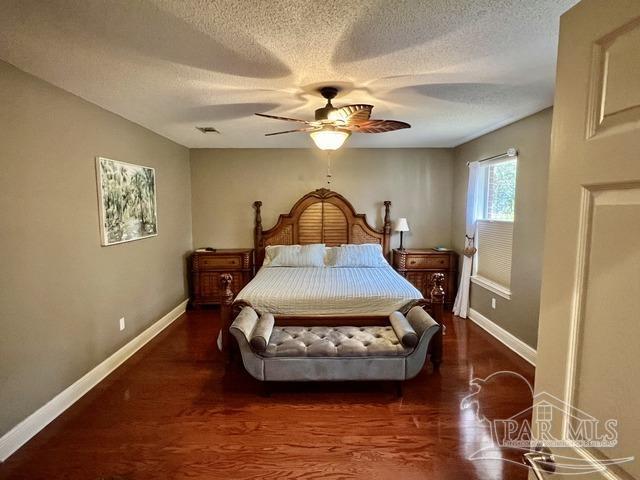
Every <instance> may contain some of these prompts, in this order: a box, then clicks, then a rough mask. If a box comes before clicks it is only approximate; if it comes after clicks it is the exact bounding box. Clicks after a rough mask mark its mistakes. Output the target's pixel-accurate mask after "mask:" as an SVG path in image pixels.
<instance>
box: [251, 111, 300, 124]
mask: <svg viewBox="0 0 640 480" xmlns="http://www.w3.org/2000/svg"><path fill="white" fill-rule="evenodd" d="M256 115H258V116H259V117H265V118H274V119H276V120H286V121H287V122H300V123H307V124H308V123H311V122H307V121H306V120H300V119H299V118H288V117H277V116H275V115H267V114H265V113H256Z"/></svg>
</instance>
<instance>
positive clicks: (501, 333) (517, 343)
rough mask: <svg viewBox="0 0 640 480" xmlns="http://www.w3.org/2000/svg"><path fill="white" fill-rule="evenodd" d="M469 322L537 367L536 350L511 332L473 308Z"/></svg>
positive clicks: (470, 310)
mask: <svg viewBox="0 0 640 480" xmlns="http://www.w3.org/2000/svg"><path fill="white" fill-rule="evenodd" d="M468 318H469V320H471V321H472V322H473V323H475V324H476V325H478V326H479V327H480V328H482V329H483V330H485V331H487V332H488V333H490V334H491V335H492V336H494V337H495V338H497V339H498V340H500V342H502V343H503V344H504V345H506V346H507V347H508V348H509V349H511V350H513V351H514V352H515V353H517V354H518V355H520V356H521V357H522V358H524V359H525V360H526V361H527V362H529V363H530V364H531V365H533V366H534V367H535V365H536V354H537V352H536V350H535V349H534V348H531V347H530V346H529V345H527V344H526V343H524V342H523V341H522V340H520V339H519V338H517V337H515V336H513V335H512V334H510V333H509V332H507V331H506V330H505V329H504V328H502V327H500V326H498V325H496V324H495V323H493V322H492V321H491V320H489V319H488V318H487V317H485V316H484V315H482V314H481V313H480V312H478V311H477V310H474V309H473V308H470V309H469V315H468Z"/></svg>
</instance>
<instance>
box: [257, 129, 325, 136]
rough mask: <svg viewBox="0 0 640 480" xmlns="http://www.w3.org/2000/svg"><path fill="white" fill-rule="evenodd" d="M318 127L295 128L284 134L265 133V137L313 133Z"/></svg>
mask: <svg viewBox="0 0 640 480" xmlns="http://www.w3.org/2000/svg"><path fill="white" fill-rule="evenodd" d="M318 129H319V128H318V127H307V128H297V129H295V130H285V131H284V132H274V133H265V134H264V136H265V137H271V136H272V135H282V134H283V133H294V132H313V131H314V130H318Z"/></svg>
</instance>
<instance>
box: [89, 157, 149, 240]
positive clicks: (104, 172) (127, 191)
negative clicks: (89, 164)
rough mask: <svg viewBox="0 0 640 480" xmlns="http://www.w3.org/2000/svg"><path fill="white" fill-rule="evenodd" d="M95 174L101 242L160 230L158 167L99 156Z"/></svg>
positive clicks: (129, 237)
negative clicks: (157, 201)
mask: <svg viewBox="0 0 640 480" xmlns="http://www.w3.org/2000/svg"><path fill="white" fill-rule="evenodd" d="M96 177H97V182H98V203H99V204H100V205H99V210H100V233H101V236H102V245H105V246H107V245H115V244H117V243H124V242H131V241H132V240H140V239H142V238H147V237H155V236H156V235H157V234H158V218H157V214H156V171H155V169H153V168H150V167H143V166H141V165H133V164H131V163H125V162H119V161H117V160H111V159H109V158H104V157H96Z"/></svg>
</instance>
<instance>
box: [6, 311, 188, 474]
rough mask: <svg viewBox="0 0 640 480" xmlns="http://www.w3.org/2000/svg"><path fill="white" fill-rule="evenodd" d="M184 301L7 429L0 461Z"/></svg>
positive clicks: (170, 317)
mask: <svg viewBox="0 0 640 480" xmlns="http://www.w3.org/2000/svg"><path fill="white" fill-rule="evenodd" d="M187 301H188V300H184V301H183V302H181V303H180V304H179V305H178V306H177V307H175V308H174V309H173V310H171V311H170V312H169V313H167V314H166V315H165V316H164V317H162V318H161V319H160V320H158V321H157V322H155V323H154V324H153V325H151V326H150V327H149V328H147V329H146V330H145V331H143V332H142V333H140V335H138V336H137V337H135V338H134V339H132V340H131V341H130V342H129V343H127V344H126V345H125V346H123V347H122V348H120V350H118V351H117V352H115V353H114V354H113V355H111V356H110V357H109V358H107V359H106V360H104V361H103V362H102V363H100V364H98V365H97V366H96V367H95V368H93V369H92V370H91V371H89V372H88V373H87V374H86V375H84V376H83V377H82V378H80V379H79V380H77V381H76V382H75V383H73V384H72V385H70V386H69V387H67V388H66V389H65V390H63V391H62V392H60V393H59V394H58V395H56V396H55V397H53V398H52V399H51V400H49V401H48V402H47V403H46V404H44V405H43V406H42V407H40V408H39V409H38V410H36V411H35V412H33V413H32V414H31V415H29V416H28V417H27V418H25V419H24V420H23V421H22V422H20V423H19V424H18V425H16V426H15V427H13V428H12V429H11V430H9V431H8V432H7V433H6V434H4V435H3V436H2V438H0V462H4V461H5V460H6V459H7V458H9V456H10V455H11V454H12V453H14V452H15V451H16V450H18V449H19V448H20V447H21V446H22V445H24V444H25V443H27V442H28V441H29V440H30V439H31V437H33V436H34V435H35V434H36V433H38V432H39V431H40V430H42V429H43V428H44V427H46V426H47V425H48V424H49V423H50V422H51V421H53V420H54V419H55V418H56V417H57V416H58V415H60V414H61V413H62V412H64V411H65V410H66V409H67V408H69V407H70V406H71V405H73V404H74V403H75V402H77V401H78V400H79V399H80V398H81V397H82V396H83V395H84V394H85V393H87V392H88V391H89V390H91V389H92V388H93V387H95V386H96V385H97V384H98V383H100V382H101V381H102V380H103V379H104V378H105V377H106V376H107V375H109V374H110V373H111V372H113V371H114V370H115V369H116V368H118V367H119V366H120V365H121V364H122V363H124V362H125V361H126V360H127V359H128V358H129V357H130V356H131V355H133V354H134V353H136V352H137V351H138V350H140V349H141V348H142V347H143V346H145V345H146V344H147V343H148V342H149V341H150V340H151V339H153V338H154V337H155V336H156V335H158V334H159V333H160V332H161V331H162V330H164V329H165V328H166V327H168V326H169V325H171V323H173V322H174V320H176V319H177V318H178V317H179V316H180V315H182V314H183V313H184V312H185V310H186V307H187Z"/></svg>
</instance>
